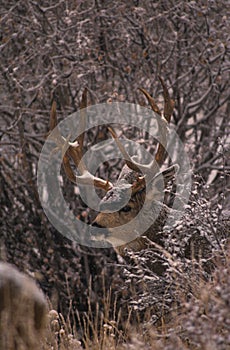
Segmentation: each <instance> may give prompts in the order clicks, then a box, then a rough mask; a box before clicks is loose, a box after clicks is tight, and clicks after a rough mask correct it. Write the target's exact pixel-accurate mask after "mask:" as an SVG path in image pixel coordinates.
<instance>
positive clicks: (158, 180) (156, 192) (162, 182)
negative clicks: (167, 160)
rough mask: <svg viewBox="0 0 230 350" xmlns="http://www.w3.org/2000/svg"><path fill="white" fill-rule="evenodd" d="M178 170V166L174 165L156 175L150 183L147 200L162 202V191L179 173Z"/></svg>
mask: <svg viewBox="0 0 230 350" xmlns="http://www.w3.org/2000/svg"><path fill="white" fill-rule="evenodd" d="M179 169H180V167H179V165H178V164H175V165H172V166H170V167H169V168H167V169H165V170H163V171H160V172H159V173H157V174H156V175H155V176H154V178H153V179H152V181H151V184H150V191H148V193H147V198H149V199H153V200H162V199H163V197H164V189H165V187H166V186H167V183H168V182H169V181H171V180H173V178H174V176H175V174H176V173H177V172H178V171H179Z"/></svg>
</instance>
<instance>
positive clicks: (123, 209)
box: [121, 205, 132, 213]
mask: <svg viewBox="0 0 230 350" xmlns="http://www.w3.org/2000/svg"><path fill="white" fill-rule="evenodd" d="M131 209H132V208H131V207H130V206H129V205H126V206H125V207H123V208H122V209H121V211H123V212H124V213H128V212H129V211H130V210H131Z"/></svg>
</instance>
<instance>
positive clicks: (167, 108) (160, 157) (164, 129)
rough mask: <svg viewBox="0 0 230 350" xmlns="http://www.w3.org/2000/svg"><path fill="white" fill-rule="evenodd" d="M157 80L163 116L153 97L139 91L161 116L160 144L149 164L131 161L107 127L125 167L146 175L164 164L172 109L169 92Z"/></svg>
mask: <svg viewBox="0 0 230 350" xmlns="http://www.w3.org/2000/svg"><path fill="white" fill-rule="evenodd" d="M159 79H160V82H161V84H162V87H163V95H164V101H165V105H164V114H163V115H162V113H161V111H160V109H159V107H158V106H157V104H156V102H155V100H154V99H153V97H152V96H150V94H149V93H148V92H147V91H146V90H145V89H142V88H140V89H139V90H140V91H141V92H142V93H143V94H144V95H145V96H146V98H147V100H148V102H149V104H150V106H151V108H152V110H153V111H154V112H156V113H157V114H158V115H160V116H161V118H160V120H159V119H158V126H159V130H160V133H161V143H159V145H158V148H157V152H156V155H155V159H154V160H153V161H152V162H151V163H150V164H144V165H143V164H140V163H138V162H136V161H135V160H133V159H132V158H131V157H130V156H129V154H128V153H127V152H126V150H125V148H124V146H123V145H122V143H121V142H120V141H119V139H118V136H117V134H116V132H115V130H114V129H113V128H112V127H111V126H110V127H108V129H109V131H110V133H111V135H112V137H113V138H114V140H115V142H116V143H117V146H118V148H119V149H120V151H121V153H122V155H123V157H124V159H125V162H126V165H127V166H128V167H129V168H130V169H131V170H134V171H137V172H140V171H142V172H143V173H147V174H149V175H152V174H154V173H156V172H157V169H158V166H160V165H162V164H163V162H164V158H165V148H164V145H165V146H166V144H167V135H168V124H169V122H170V119H171V115H172V112H173V107H174V102H173V101H172V100H170V97H169V92H168V89H167V87H166V85H165V83H164V81H163V79H162V78H160V77H159Z"/></svg>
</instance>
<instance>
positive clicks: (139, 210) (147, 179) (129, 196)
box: [50, 78, 178, 255]
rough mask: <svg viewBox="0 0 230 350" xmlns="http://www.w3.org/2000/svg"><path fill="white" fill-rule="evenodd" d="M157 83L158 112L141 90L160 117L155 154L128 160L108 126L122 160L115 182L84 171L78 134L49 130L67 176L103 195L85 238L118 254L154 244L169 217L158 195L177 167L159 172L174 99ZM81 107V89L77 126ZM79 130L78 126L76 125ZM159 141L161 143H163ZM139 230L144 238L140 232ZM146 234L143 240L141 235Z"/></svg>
mask: <svg viewBox="0 0 230 350" xmlns="http://www.w3.org/2000/svg"><path fill="white" fill-rule="evenodd" d="M159 79H160V81H161V84H162V87H163V96H164V111H163V113H161V111H160V109H159V108H158V106H157V104H156V103H155V101H154V99H153V98H152V97H151V96H150V95H149V94H148V93H147V92H146V91H145V90H144V89H140V90H141V91H142V93H143V94H144V95H145V96H146V98H147V100H148V102H149V103H150V106H151V108H152V110H153V111H154V112H155V113H157V114H158V115H159V116H160V119H159V120H160V122H161V125H160V127H159V130H160V132H161V140H162V143H159V145H158V148H157V151H156V154H155V158H154V160H153V161H151V162H150V163H149V164H141V163H139V162H137V161H136V160H134V158H131V157H130V156H129V154H128V153H127V152H126V150H125V148H124V147H123V144H122V143H121V142H120V141H119V139H118V137H117V134H116V132H115V130H114V129H113V128H112V127H111V126H110V127H108V130H109V132H110V133H111V135H112V137H113V138H114V140H115V142H116V144H117V147H118V148H119V149H120V151H121V153H122V155H123V157H124V160H125V162H126V164H125V165H124V167H123V168H122V171H121V173H120V175H119V178H118V180H117V182H116V184H114V185H113V184H112V183H111V182H109V181H108V180H103V179H101V178H98V177H95V176H94V175H92V174H91V173H90V172H89V171H88V170H87V167H86V165H85V164H84V162H83V160H82V156H83V151H82V149H83V141H84V133H83V134H81V135H80V136H79V137H78V138H77V139H76V140H75V141H74V142H69V141H68V139H65V138H64V137H63V136H61V135H60V133H59V131H58V129H56V130H57V132H56V133H55V142H56V144H57V145H58V147H60V148H61V149H62V153H63V154H64V157H63V165H64V169H65V172H66V175H67V177H68V178H69V179H70V180H71V181H72V182H73V183H75V184H83V185H88V186H92V184H94V186H95V187H97V188H100V189H103V190H104V191H105V192H106V194H105V196H104V197H103V199H102V200H101V203H100V213H99V214H98V215H97V217H96V218H95V220H94V222H93V223H92V230H91V236H92V239H93V240H104V241H107V242H109V243H110V244H111V245H113V246H114V247H116V249H117V251H118V252H119V253H120V254H121V255H123V252H124V248H131V249H133V250H141V249H143V248H144V247H145V246H146V245H147V244H148V241H149V239H150V240H153V241H155V242H157V243H159V242H160V241H161V231H162V229H163V226H164V224H165V222H166V220H167V217H168V215H169V208H168V207H167V206H166V205H165V204H164V203H163V200H161V199H162V198H161V197H162V193H163V192H164V187H165V186H166V185H167V183H168V182H169V181H170V180H172V179H173V177H174V175H175V173H176V172H177V170H178V166H177V165H173V166H171V167H169V168H167V169H165V170H164V171H159V167H160V166H161V165H162V164H163V162H164V160H165V156H166V154H165V153H166V151H165V147H164V146H165V145H166V144H167V136H168V124H169V123H170V119H171V115H172V112H173V107H174V103H173V101H172V100H170V97H169V93H168V89H167V87H166V85H165V83H164V82H163V80H162V79H161V78H159ZM85 107H87V91H86V90H85V91H84V92H83V96H82V101H81V105H80V108H81V110H82V113H81V117H80V118H81V120H80V123H81V125H82V126H83V125H84V120H85V110H84V108H85ZM56 125H57V118H56V106H55V103H53V106H52V110H51V118H50V129H51V130H53V129H54V128H55V127H56ZM82 130H84V128H82ZM163 145H164V146H163ZM70 159H72V161H73V162H74V164H75V165H76V167H77V168H78V171H79V173H80V174H79V175H76V174H75V173H74V172H73V170H72V168H71V165H70ZM143 226H144V227H146V230H144V236H143V235H140V232H141V231H143ZM146 237H147V238H146Z"/></svg>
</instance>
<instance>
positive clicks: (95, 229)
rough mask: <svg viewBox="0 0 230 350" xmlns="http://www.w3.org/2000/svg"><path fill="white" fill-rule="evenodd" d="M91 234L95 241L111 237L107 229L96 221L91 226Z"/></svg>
mask: <svg viewBox="0 0 230 350" xmlns="http://www.w3.org/2000/svg"><path fill="white" fill-rule="evenodd" d="M90 234H91V237H92V238H93V239H96V240H97V239H98V240H100V239H106V237H107V236H109V231H108V230H107V228H106V227H104V226H101V225H100V224H98V223H97V222H96V221H94V222H93V223H92V225H91V230H90Z"/></svg>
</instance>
